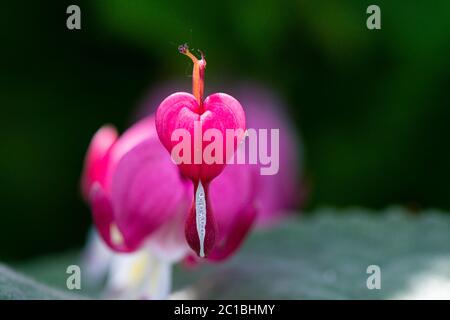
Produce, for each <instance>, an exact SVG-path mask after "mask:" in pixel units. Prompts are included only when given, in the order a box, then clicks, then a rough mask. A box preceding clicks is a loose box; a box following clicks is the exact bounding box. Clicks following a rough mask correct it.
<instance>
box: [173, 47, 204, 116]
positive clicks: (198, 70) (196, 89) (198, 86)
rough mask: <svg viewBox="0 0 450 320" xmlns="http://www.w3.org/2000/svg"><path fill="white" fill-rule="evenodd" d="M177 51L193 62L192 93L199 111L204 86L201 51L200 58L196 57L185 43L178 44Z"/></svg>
mask: <svg viewBox="0 0 450 320" xmlns="http://www.w3.org/2000/svg"><path fill="white" fill-rule="evenodd" d="M178 51H179V52H180V53H182V54H184V55H186V56H188V57H189V58H191V60H192V62H193V63H194V68H193V70H192V93H193V94H194V96H195V99H196V100H197V102H198V105H199V106H200V112H202V111H203V110H202V109H203V107H202V105H203V91H204V86H205V68H206V60H205V56H204V55H203V53H202V52H201V51H200V54H201V59H200V60H199V59H197V57H196V56H194V55H193V54H192V53H191V52H190V51H189V47H188V45H187V43H185V44H182V45H180V46H178Z"/></svg>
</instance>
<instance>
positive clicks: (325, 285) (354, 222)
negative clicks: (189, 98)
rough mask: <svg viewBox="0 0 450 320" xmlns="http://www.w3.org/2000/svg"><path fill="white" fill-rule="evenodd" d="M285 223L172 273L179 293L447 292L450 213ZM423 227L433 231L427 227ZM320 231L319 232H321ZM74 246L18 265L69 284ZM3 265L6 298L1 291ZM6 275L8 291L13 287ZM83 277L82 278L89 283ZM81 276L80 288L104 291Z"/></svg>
mask: <svg viewBox="0 0 450 320" xmlns="http://www.w3.org/2000/svg"><path fill="white" fill-rule="evenodd" d="M315 213H316V214H315V215H313V216H309V217H305V218H303V219H292V220H291V221H289V222H288V223H284V224H283V225H281V226H280V228H277V229H273V230H270V231H266V232H255V233H253V234H252V235H251V236H250V237H249V239H248V241H246V243H245V245H244V246H243V248H242V250H240V251H239V252H238V253H237V254H236V256H234V257H233V258H231V259H230V260H229V261H227V262H226V263H223V264H219V265H218V264H213V265H205V266H202V267H200V268H193V269H192V268H191V269H185V268H183V267H181V266H178V267H177V268H176V269H175V272H174V280H173V282H174V283H173V285H174V290H175V295H174V297H176V298H180V299H184V298H199V299H406V298H409V299H432V298H436V299H437V298H439V299H448V298H449V297H450V290H449V288H450V269H449V268H448V266H449V263H450V251H449V247H448V242H449V240H450V216H449V215H448V214H444V212H442V211H437V210H428V211H426V212H423V214H422V215H418V216H412V215H410V214H409V212H407V211H405V210H404V209H400V208H389V209H387V210H383V211H377V214H376V215H374V214H372V212H370V211H368V210H365V209H357V208H353V209H347V210H335V209H322V210H318V211H316V212H315ZM423 230H427V231H428V232H426V233H424V232H423ZM318 235H320V236H318ZM78 263H79V261H78V260H77V256H76V255H75V254H74V253H69V254H63V255H59V256H56V257H52V256H49V257H41V258H39V259H36V260H34V261H30V262H27V263H26V264H19V265H17V266H16V269H17V270H19V271H20V272H24V273H25V274H27V275H29V276H31V277H33V278H34V279H37V280H38V281H41V282H43V283H45V284H46V285H50V286H52V287H55V288H58V289H60V290H61V291H62V292H66V293H73V292H69V291H68V290H67V288H66V279H67V274H66V273H65V272H64V271H65V270H66V268H67V266H68V265H71V264H78ZM372 264H376V265H378V266H379V267H380V269H381V290H368V289H367V287H366V281H367V278H368V277H369V274H367V267H368V266H369V265H372ZM1 273H2V270H1V268H0V298H1V297H2V295H3V296H4V295H5V292H3V293H2V282H1V281H2V278H1ZM11 283H14V282H13V281H7V285H9V286H6V285H5V290H7V289H8V288H11V287H13V286H12V285H11ZM83 284H84V285H83ZM88 284H89V283H86V282H84V281H82V290H81V291H76V293H78V294H80V295H84V296H90V297H98V291H96V290H94V289H93V288H89V286H88Z"/></svg>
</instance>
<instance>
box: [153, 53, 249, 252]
mask: <svg viewBox="0 0 450 320" xmlns="http://www.w3.org/2000/svg"><path fill="white" fill-rule="evenodd" d="M179 51H180V52H181V53H183V54H185V55H186V56H188V57H189V58H191V59H192V62H193V63H194V66H193V72H192V91H193V94H190V93H187V92H176V93H174V94H171V95H170V96H168V97H167V98H166V99H164V101H162V102H161V104H160V105H159V107H158V110H157V112H156V130H157V132H158V136H159V138H160V140H161V142H162V144H163V145H164V147H165V148H166V149H167V150H168V151H169V152H170V153H173V151H174V148H175V147H176V146H177V145H178V144H179V141H176V140H174V139H173V137H174V133H175V132H176V131H177V130H181V129H183V130H185V132H186V133H187V135H188V137H187V139H188V143H189V146H188V148H186V149H187V150H183V151H182V152H183V156H182V157H184V158H185V159H183V161H181V162H180V163H179V164H178V167H179V169H180V171H181V172H182V174H183V175H184V176H185V177H188V178H189V179H191V180H192V182H193V184H194V194H195V200H194V201H193V204H192V206H191V210H190V212H189V215H188V217H187V220H186V227H185V230H186V231H185V232H186V240H187V242H188V243H189V245H190V247H191V248H192V249H193V250H194V251H195V252H196V253H197V255H198V256H200V257H206V256H208V254H209V253H210V251H211V250H213V248H214V246H215V243H216V225H215V224H216V221H215V215H214V214H213V210H212V206H211V204H210V197H209V185H210V183H211V181H212V180H213V179H214V178H216V177H217V176H218V175H219V174H220V173H221V172H222V170H223V168H224V166H225V164H226V162H227V160H228V158H227V156H228V155H229V151H228V150H227V146H228V144H227V142H226V141H225V138H226V136H227V134H226V131H227V130H240V132H241V134H240V135H238V136H236V137H234V143H233V146H232V149H233V151H234V150H236V148H237V146H238V144H239V142H240V141H241V139H242V138H243V137H244V130H245V113H244V110H243V109H242V106H241V104H240V103H239V101H237V100H236V99H235V98H233V97H232V96H230V95H228V94H225V93H214V94H211V95H210V96H208V97H207V98H206V99H203V92H204V75H205V68H206V60H205V57H204V56H203V53H202V57H201V59H200V60H199V59H197V58H196V57H195V56H194V55H193V54H192V53H191V52H190V51H189V49H188V47H187V45H186V44H185V45H181V46H180V47H179ZM208 131H209V132H211V133H212V132H214V133H215V134H214V137H211V138H210V139H211V140H213V141H211V142H210V144H209V145H210V146H211V145H215V144H217V143H219V144H220V146H219V147H218V149H217V150H214V151H212V152H214V154H215V159H214V162H212V163H208V162H207V161H205V159H204V153H205V151H206V150H207V149H208V146H206V145H205V144H204V143H203V140H204V136H203V132H205V133H206V132H208ZM218 140H219V141H218ZM183 142H186V141H183ZM219 151H220V152H219ZM187 153H189V154H187Z"/></svg>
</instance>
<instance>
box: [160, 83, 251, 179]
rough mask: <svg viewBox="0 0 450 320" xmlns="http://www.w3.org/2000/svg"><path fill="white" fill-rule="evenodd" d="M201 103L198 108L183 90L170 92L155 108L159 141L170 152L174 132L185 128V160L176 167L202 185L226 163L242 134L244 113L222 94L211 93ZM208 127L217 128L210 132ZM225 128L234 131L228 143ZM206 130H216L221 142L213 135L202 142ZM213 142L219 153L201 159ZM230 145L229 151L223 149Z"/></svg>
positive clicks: (178, 141)
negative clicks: (186, 136)
mask: <svg viewBox="0 0 450 320" xmlns="http://www.w3.org/2000/svg"><path fill="white" fill-rule="evenodd" d="M202 104H203V108H202V109H201V108H200V105H199V103H198V102H197V100H196V99H195V97H194V96H193V95H192V94H189V93H186V92H177V93H174V94H172V95H170V96H169V97H167V98H166V99H165V100H164V101H163V102H162V103H161V104H160V106H159V108H158V111H157V113H156V130H157V131H158V135H159V138H160V140H161V142H162V144H163V145H164V147H165V148H166V149H167V150H168V151H169V152H172V150H173V149H174V148H175V147H176V146H177V145H178V144H179V143H180V140H181V139H180V140H176V139H173V138H174V137H173V134H174V132H175V131H176V130H180V129H184V130H186V131H185V132H186V133H188V137H189V139H190V141H189V143H188V145H190V155H189V156H187V157H186V158H184V159H187V161H183V162H181V163H179V168H180V170H181V172H182V174H183V175H185V176H186V177H188V178H190V179H191V180H193V181H202V182H203V183H204V184H205V183H208V182H209V181H211V180H212V179H214V178H215V177H216V176H218V175H219V174H220V172H221V171H222V170H223V168H224V166H225V164H226V161H227V154H228V155H229V156H230V155H231V154H232V152H233V151H235V150H236V147H237V145H238V141H239V140H240V139H241V138H242V137H243V134H244V130H245V113H244V110H243V109H242V107H241V104H240V103H239V102H238V101H237V100H236V99H235V98H233V97H232V96H230V95H228V94H225V93H215V94H212V95H210V96H208V97H207V98H206V99H205V101H203V103H202ZM211 129H212V130H217V131H211ZM227 129H228V130H233V131H234V132H235V133H236V134H235V135H234V136H233V141H232V142H231V143H230V142H229V143H228V144H227V141H226V138H227ZM208 132H213V133H214V132H216V133H220V136H221V138H222V141H216V140H215V139H216V136H214V138H212V139H211V140H212V141H205V140H206V139H207V137H208V136H209V134H208ZM217 137H219V135H217ZM200 139H201V140H202V141H200ZM208 140H209V138H208ZM184 142H186V141H184ZM213 143H219V144H218V145H220V146H221V152H219V153H221V154H219V155H217V154H215V159H211V160H212V161H208V159H205V157H207V156H208V155H209V152H207V151H208V146H211V145H212V144H213ZM230 146H231V149H232V150H230V148H227V147H230ZM209 150H211V148H209ZM216 151H218V150H216ZM230 151H231V152H230ZM199 158H200V159H199ZM214 160H215V161H214ZM199 162H200V163H199Z"/></svg>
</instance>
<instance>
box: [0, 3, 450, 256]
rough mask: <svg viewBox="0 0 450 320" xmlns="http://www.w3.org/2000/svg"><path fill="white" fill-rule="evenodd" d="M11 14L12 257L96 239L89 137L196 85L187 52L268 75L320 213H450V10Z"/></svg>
mask: <svg viewBox="0 0 450 320" xmlns="http://www.w3.org/2000/svg"><path fill="white" fill-rule="evenodd" d="M74 3H75V4H78V5H79V6H80V7H81V13H82V30H80V31H69V30H68V29H67V28H66V18H67V16H68V15H67V14H66V8H67V6H68V5H69V4H74ZM369 4H378V5H379V6H380V7H381V11H382V29H381V30H377V31H369V30H368V29H367V28H366V19H367V16H368V15H367V14H366V8H367V6H368V5H369ZM1 17H2V18H1V19H0V27H1V28H0V35H1V42H2V46H1V50H0V51H1V53H0V58H1V59H0V64H1V68H0V105H1V118H0V119H1V126H0V132H1V151H0V152H1V153H0V173H1V184H0V194H1V201H0V219H1V220H0V225H1V229H0V259H2V260H4V259H19V258H27V257H30V256H32V255H38V254H44V253H47V252H53V251H58V250H65V249H67V248H70V247H74V246H80V245H81V244H82V243H83V242H84V239H85V235H86V230H87V228H88V226H89V224H90V216H89V210H88V208H87V207H86V206H85V205H84V203H83V202H82V200H81V197H80V194H79V186H78V183H79V176H80V172H81V168H82V161H83V157H84V153H85V151H86V148H87V146H88V144H89V141H90V138H91V137H92V135H93V133H94V132H95V131H96V130H97V128H99V127H100V126H101V125H102V124H104V123H113V124H115V125H116V126H117V127H118V128H119V129H120V130H121V131H122V130H124V129H125V128H126V127H127V126H128V124H129V123H130V117H131V115H132V112H133V110H134V108H135V107H136V104H137V103H138V102H139V101H140V99H141V98H142V97H143V95H144V94H145V93H146V92H147V90H148V89H149V88H151V87H153V86H155V85H156V84H159V83H161V82H163V81H166V80H169V79H179V80H182V81H190V80H189V78H188V77H187V75H188V74H189V62H188V61H187V60H186V59H185V58H184V57H181V56H180V55H179V54H178V53H177V50H176V47H177V45H178V44H181V43H184V42H188V43H189V44H190V45H191V47H195V48H201V49H202V50H203V51H204V52H205V53H207V57H208V71H207V81H210V82H211V83H214V84H215V85H216V86H220V81H221V79H224V78H227V79H238V80H239V79H255V80H257V81H258V82H261V83H264V84H266V85H268V86H269V87H272V88H273V89H274V91H275V92H277V93H278V94H279V95H281V96H282V97H283V99H284V100H285V101H287V102H288V106H289V113H290V116H291V118H292V119H293V121H295V124H296V125H297V128H298V130H299V132H300V133H301V135H302V137H303V140H304V147H305V152H304V155H305V159H306V163H305V168H304V172H305V181H306V183H307V184H308V186H309V189H310V191H309V198H308V202H307V204H306V208H307V209H311V208H315V207H318V206H322V205H331V206H338V207H342V206H354V205H358V206H366V207H371V208H383V207H385V206H388V205H391V204H399V205H405V206H408V207H412V208H417V207H424V208H427V207H437V208H442V209H447V210H448V209H450V197H449V187H448V185H449V180H450V170H449V168H448V166H449V163H450V150H449V142H448V138H449V137H450V126H449V119H450V109H449V107H450V103H449V98H448V94H449V93H448V91H449V85H450V63H449V57H450V1H447V0H440V1H432V2H430V1H419V0H416V1H360V0H353V1H349V0H346V1H339V0H335V1H320V2H319V1H312V0H311V1H296V2H284V1H273V2H269V1H245V2H244V1H221V2H217V3H216V2H214V3H213V2H211V1H210V2H206V3H203V4H202V3H198V2H193V1H192V2H191V1H180V2H176V1H144V0H143V1H119V0H108V1H106V0H105V1H70V2H69V1H54V2H53V3H52V2H37V1H26V2H24V1H11V2H9V3H8V4H3V5H2V8H1Z"/></svg>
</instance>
